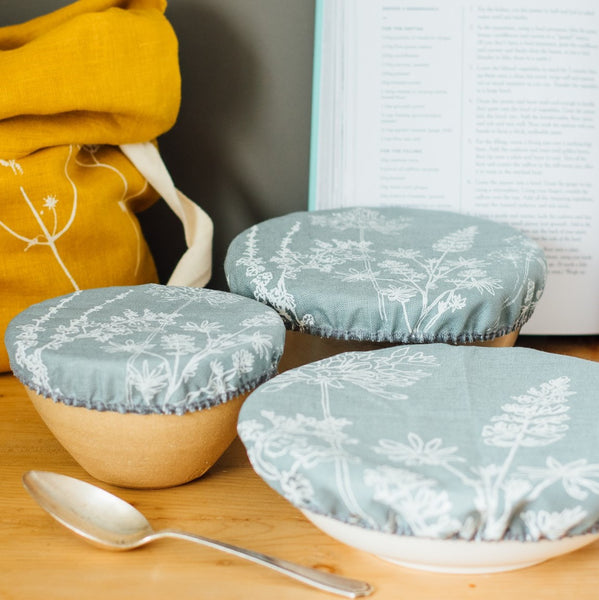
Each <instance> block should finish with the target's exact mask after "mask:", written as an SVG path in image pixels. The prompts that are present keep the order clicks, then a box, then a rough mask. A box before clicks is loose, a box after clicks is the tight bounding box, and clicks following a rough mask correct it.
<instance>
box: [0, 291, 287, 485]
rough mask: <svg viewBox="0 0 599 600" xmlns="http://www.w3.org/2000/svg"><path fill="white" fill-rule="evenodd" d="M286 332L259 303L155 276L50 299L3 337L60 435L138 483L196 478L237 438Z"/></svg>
mask: <svg viewBox="0 0 599 600" xmlns="http://www.w3.org/2000/svg"><path fill="white" fill-rule="evenodd" d="M284 340H285V327H284V325H283V322H282V320H281V318H280V317H279V315H278V314H277V313H276V312H275V311H274V310H272V309H271V308H269V307H266V306H264V305H263V304H261V303H259V302H256V301H254V300H249V299H247V298H242V297H241V296H236V295H234V294H230V293H227V292H219V291H215V290H207V289H198V288H176V287H169V286H159V285H148V286H136V287H128V288H123V287H115V288H102V289H96V290H85V291H82V292H77V293H74V294H70V295H67V296H62V297H60V298H54V299H51V300H47V301H45V302H42V303H40V304H36V305H33V306H31V307H29V308H28V309H27V310H25V311H24V312H23V313H21V314H20V315H18V316H17V317H15V319H13V321H12V322H11V323H10V325H9V327H8V330H7V334H6V346H7V349H8V351H9V357H10V360H11V367H12V369H13V372H14V374H15V376H16V377H17V378H19V379H20V381H21V382H22V383H23V385H24V386H25V388H26V390H27V393H28V395H29V398H30V399H31V401H32V402H33V405H34V406H35V408H36V409H37V411H38V413H39V414H40V416H41V418H42V419H43V420H44V422H45V423H46V425H47V426H48V428H49V429H50V431H51V432H52V433H53V434H54V435H55V436H56V438H57V439H58V441H59V442H60V443H61V444H62V445H63V446H64V448H65V449H66V450H67V451H68V452H69V453H70V454H71V455H72V456H73V458H74V459H75V460H76V461H77V462H78V463H79V464H80V465H81V466H82V467H83V468H84V469H85V470H86V471H88V472H89V473H90V475H92V476H94V477H96V478H97V479H100V480H102V481H105V482H107V483H111V484H114V485H119V486H124V487H134V488H160V487H168V486H174V485H179V484H183V483H186V482H188V481H191V480H192V479H195V478H197V477H200V476H201V475H203V474H204V473H205V472H206V471H207V470H208V469H209V468H210V467H211V466H212V465H213V464H214V463H215V462H216V460H218V458H219V457H220V456H221V454H222V453H223V452H224V451H225V450H226V448H227V447H228V446H229V444H230V443H231V442H232V441H233V439H234V438H235V435H236V426H237V417H238V415H239V410H240V408H241V406H242V404H243V401H244V400H245V398H246V396H247V395H248V394H249V393H250V392H251V391H252V390H254V389H255V388H256V387H257V386H259V385H260V384H261V383H263V382H264V381H266V380H267V379H269V378H270V377H272V376H274V375H275V374H276V373H277V369H278V363H279V359H280V357H281V354H282V351H283V344H284ZM41 458H42V457H40V459H41Z"/></svg>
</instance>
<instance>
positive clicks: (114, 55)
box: [0, 0, 212, 371]
mask: <svg viewBox="0 0 599 600" xmlns="http://www.w3.org/2000/svg"><path fill="white" fill-rule="evenodd" d="M165 9H166V2H165V1H164V0H79V1H78V2H74V3H73V4H71V5H69V6H66V7H64V8H62V9H59V10H57V11H55V12H53V13H50V14H47V15H44V16H41V17H38V18H36V19H33V20H31V21H28V22H25V23H22V24H18V25H13V26H8V27H3V28H0V69H2V73H3V76H4V81H5V82H7V84H6V85H5V86H4V93H3V94H2V95H1V96H0V193H1V198H2V200H1V202H2V204H1V209H0V288H1V289H2V295H1V300H0V334H1V335H0V339H2V338H3V337H4V331H5V330H6V326H7V324H8V322H9V321H10V319H11V318H12V317H14V316H15V315H16V314H18V313H19V312H21V311H22V310H24V309H25V308H27V307H28V306H30V305H31V304H33V303H36V302H39V301H42V300H44V299H47V298H51V297H55V296H58V295H61V294H66V293H70V292H73V291H76V290H79V289H86V288H95V287H105V286H113V285H137V284H143V283H150V282H157V280H158V276H157V273H156V268H155V265H154V261H153V257H152V255H151V252H150V249H149V247H148V245H147V243H146V241H145V239H144V236H143V232H142V230H141V228H140V225H139V222H138V219H137V217H136V213H137V212H139V211H141V210H144V209H145V208H147V207H149V206H150V205H151V204H152V203H154V202H155V201H156V200H157V199H158V198H159V197H162V198H163V199H164V200H165V201H166V202H167V203H168V204H169V206H171V208H172V209H173V211H174V212H175V213H176V214H177V216H178V217H179V218H180V219H181V220H182V221H183V225H184V229H185V237H186V242H187V245H188V246H189V250H188V251H187V252H186V254H185V255H184V256H183V257H182V259H181V262H180V263H179V265H178V266H177V268H176V269H175V272H174V273H173V277H172V281H169V283H171V284H172V283H174V284H181V285H196V286H202V285H204V284H205V283H207V281H208V279H209V278H210V261H211V243H212V223H211V221H210V219H209V217H208V216H207V215H206V214H205V213H204V212H203V211H202V210H201V209H200V208H199V207H198V206H197V205H195V204H194V203H193V202H191V201H190V200H189V199H187V198H186V197H185V196H184V195H183V194H181V193H180V192H179V191H178V190H176V189H175V187H174V185H173V182H172V180H171V178H170V176H169V174H168V171H167V169H166V167H165V166H164V163H163V162H162V160H161V157H160V154H159V152H158V149H157V147H156V142H155V140H156V138H157V137H158V136H160V135H161V134H163V133H164V132H166V131H167V130H169V129H170V128H171V127H172V126H173V125H174V123H175V121H176V118H177V115H178V111H179V105H180V98H181V91H180V90H181V81H180V72H179V64H178V42H177V38H176V35H175V33H174V31H173V29H172V27H171V25H170V24H169V22H168V20H167V19H166V17H165V15H164V11H165ZM8 369H9V365H8V358H7V355H6V350H5V348H4V346H3V345H1V346H0V371H5V370H8Z"/></svg>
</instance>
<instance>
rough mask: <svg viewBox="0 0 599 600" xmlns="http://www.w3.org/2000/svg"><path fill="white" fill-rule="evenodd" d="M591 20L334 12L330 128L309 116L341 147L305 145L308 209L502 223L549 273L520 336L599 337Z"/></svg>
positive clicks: (548, 13) (546, 5)
mask: <svg viewBox="0 0 599 600" xmlns="http://www.w3.org/2000/svg"><path fill="white" fill-rule="evenodd" d="M329 2H330V0H327V2H325V3H323V8H324V10H325V13H324V15H323V22H324V23H326V22H327V19H326V10H327V8H326V7H327V6H330V5H329ZM331 4H339V3H337V2H335V1H333V2H332V3H331ZM596 7H597V3H596V2H593V1H591V0H572V1H570V2H564V1H562V0H546V1H543V2H541V1H539V0H535V1H533V0H519V1H517V2H516V1H511V0H502V1H501V2H499V1H495V2H488V1H485V2H481V1H479V2H464V1H461V0H437V1H436V2H428V1H426V0H413V1H412V2H406V1H401V0H371V1H370V2H368V3H366V2H360V0H353V1H348V0H343V1H342V3H341V4H340V5H339V6H337V10H341V12H342V13H343V18H342V19H339V18H337V19H335V20H333V21H329V26H332V25H331V23H332V22H337V23H338V24H341V31H339V30H337V33H336V35H337V44H332V45H330V46H329V47H328V50H329V51H330V52H329V57H328V61H330V62H328V63H327V56H326V54H325V53H324V49H323V56H322V64H323V65H325V64H329V65H330V64H334V65H336V72H337V76H338V78H339V80H340V81H341V86H340V87H339V88H338V94H339V95H338V98H337V99H336V101H335V102H334V103H332V104H331V105H330V106H329V109H332V110H329V111H327V112H328V113H331V112H332V113H333V115H330V114H327V115H326V116H325V114H323V113H322V112H321V114H320V115H319V119H320V122H321V123H322V122H327V121H328V119H330V118H331V116H334V120H335V122H336V127H337V130H338V131H339V132H342V136H341V137H339V136H330V135H329V136H324V137H320V138H319V139H318V143H317V144H316V145H315V151H316V152H317V156H328V160H329V161H330V162H329V170H330V172H331V173H335V176H334V178H330V177H325V176H323V177H320V176H319V175H320V173H319V171H318V166H319V164H320V159H319V160H318V161H317V162H316V164H315V165H314V164H313V167H315V168H314V169H313V173H312V174H313V176H315V177H316V181H315V185H314V187H313V191H314V197H313V198H312V200H311V204H312V206H313V207H314V208H327V207H338V206H350V205H370V206H376V205H385V204H386V205H390V204H392V205H395V204H397V205H405V206H417V207H423V208H433V209H446V210H455V211H460V212H464V213H468V214H476V215H480V216H485V217H488V218H491V219H494V220H497V221H502V222H507V223H510V224H511V225H513V226H515V227H517V228H518V229H520V230H522V231H524V232H525V233H528V234H529V235H530V236H531V237H532V238H534V239H535V240H537V241H538V242H539V243H540V244H541V246H543V248H544V249H545V252H546V256H547V260H548V263H549V276H548V281H547V288H546V292H545V294H544V297H543V299H542V300H541V302H540V303H539V305H538V308H537V310H536V312H535V315H534V316H533V318H532V320H531V321H530V323H529V324H527V326H526V329H525V330H524V331H525V332H526V333H554V334H578V333H582V334H584V333H598V332H599V241H598V240H599V197H598V192H599V181H598V179H599V175H598V174H599V148H598V145H597V142H598V139H597V136H598V127H597V126H598V124H599V123H598V120H599V110H598V106H597V102H598V100H599V87H598V83H599V77H598V73H597V69H598V66H599V49H598V42H599V14H598V12H597V9H596ZM323 34H326V30H325V29H324V28H323ZM321 74H324V71H322V72H321ZM321 91H322V90H321ZM321 108H322V107H321ZM319 131H320V129H319ZM340 140H342V141H340ZM331 145H334V146H335V149H334V152H332V153H329V149H328V148H330V147H331Z"/></svg>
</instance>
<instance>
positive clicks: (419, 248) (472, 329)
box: [225, 207, 546, 343]
mask: <svg viewBox="0 0 599 600" xmlns="http://www.w3.org/2000/svg"><path fill="white" fill-rule="evenodd" d="M225 274H226V276H227V281H228V284H229V287H230V290H231V291H232V292H235V293H237V294H240V295H243V296H247V297H249V298H255V299H256V300H258V301H260V302H263V303H265V304H268V305H270V306H272V307H273V308H275V309H276V310H277V311H278V312H279V314H280V315H281V317H282V318H283V320H284V322H285V324H286V326H287V328H288V329H291V330H299V331H303V332H306V333H311V334H314V335H318V336H321V337H324V338H338V339H350V340H368V341H373V342H395V343H423V342H428V343H430V342H451V343H467V342H475V341H485V340H492V339H495V338H497V337H500V336H504V335H507V334H509V333H511V332H514V331H517V330H519V329H520V328H521V327H522V325H524V323H526V321H527V320H528V319H529V318H530V316H531V315H532V313H533V311H534V308H535V306H536V303H537V301H538V300H539V298H540V296H541V294H542V292H543V288H544V284H545V276H546V262H545V258H544V254H543V251H542V250H541V248H540V247H539V246H538V245H537V244H536V243H535V242H533V241H532V240H531V239H529V238H528V237H526V236H525V235H523V234H522V233H520V232H518V231H517V230H516V229H514V228H512V227H510V226H508V225H503V224H499V223H495V222H492V221H489V220H486V219H481V218H476V217H470V216H465V215H461V214H457V213H451V212H443V211H432V210H423V209H407V208H400V207H385V208H376V209H370V208H368V209H367V208H360V207H359V208H346V209H332V210H322V211H313V212H297V213H292V214H288V215H285V216H283V217H278V218H274V219H271V220H268V221H265V222H263V223H260V224H258V225H255V226H253V227H251V228H250V229H248V230H246V231H244V232H242V233H241V234H239V235H238V236H237V237H236V238H235V239H234V240H233V242H232V243H231V245H230V247H229V250H228V252H227V257H226V260H225Z"/></svg>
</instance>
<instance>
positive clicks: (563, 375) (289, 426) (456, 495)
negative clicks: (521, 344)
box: [238, 344, 599, 572]
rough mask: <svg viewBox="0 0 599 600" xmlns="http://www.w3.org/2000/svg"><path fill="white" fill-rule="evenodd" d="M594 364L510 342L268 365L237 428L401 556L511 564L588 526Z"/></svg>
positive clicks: (465, 568)
mask: <svg viewBox="0 0 599 600" xmlns="http://www.w3.org/2000/svg"><path fill="white" fill-rule="evenodd" d="M598 384H599V364H597V363H595V362H591V361H586V360H582V359H576V358H572V357H564V356H559V355H555V354H548V353H544V352H539V351H536V350H530V349H525V348H485V347H476V346H451V345H446V344H431V345H427V346H410V345H406V346H398V347H395V348H386V349H381V350H376V351H369V352H348V353H342V354H338V355H336V356H333V357H331V358H327V359H324V360H321V361H319V362H316V363H313V364H309V365H305V366H301V367H299V368H296V369H292V370H289V371H286V372H284V373H282V374H281V375H278V376H276V377H275V378H273V379H271V380H270V381H268V382H266V383H265V384H264V385H263V386H261V387H260V388H259V389H258V390H256V391H254V392H253V393H252V394H250V396H249V397H248V399H247V400H246V402H245V404H244V406H243V408H242V410H241V413H240V416H239V425H238V431H239V435H240V438H241V440H242V441H243V443H244V445H245V446H246V448H247V450H248V456H249V458H250V461H251V463H252V465H253V467H254V469H255V470H256V472H257V473H258V474H259V475H260V476H261V477H262V478H263V479H264V480H265V481H266V482H267V483H268V484H269V485H270V486H271V487H273V488H274V489H275V490H276V491H277V492H279V493H280V494H281V495H282V496H283V497H285V498H286V499H287V500H288V501H289V502H291V503H292V504H293V505H294V506H296V507H297V508H298V509H300V510H301V511H303V512H304V514H305V515H306V516H307V517H308V518H310V519H311V520H312V521H313V522H314V523H315V524H316V525H317V526H319V527H320V528H321V529H323V530H324V531H325V532H327V533H329V534H330V535H332V536H333V537H336V538H338V539H340V540H341V541H343V542H346V543H348V544H350V545H353V546H355V547H357V548H360V549H362V550H366V551H368V552H371V553H373V554H376V555H379V556H382V557H384V558H387V559H390V560H392V561H395V562H399V563H401V564H403V565H408V566H411V567H417V568H423V569H430V570H439V571H449V572H452V571H453V572H491V571H500V570H507V569H514V568H519V567H523V566H526V565H529V564H533V563H536V562H540V561H542V560H545V559H547V558H550V557H552V556H556V555H559V554H562V553H564V552H567V551H570V550H574V549H576V548H578V547H580V546H583V545H585V544H588V543H590V542H591V541H594V540H595V539H597V538H598V537H599V421H598V419H597V416H596V413H597V386H598Z"/></svg>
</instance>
